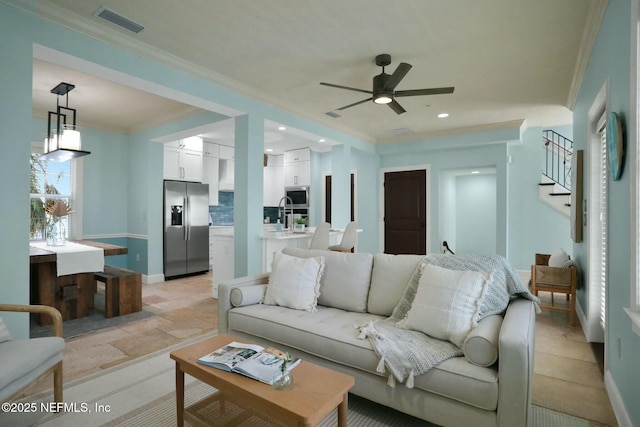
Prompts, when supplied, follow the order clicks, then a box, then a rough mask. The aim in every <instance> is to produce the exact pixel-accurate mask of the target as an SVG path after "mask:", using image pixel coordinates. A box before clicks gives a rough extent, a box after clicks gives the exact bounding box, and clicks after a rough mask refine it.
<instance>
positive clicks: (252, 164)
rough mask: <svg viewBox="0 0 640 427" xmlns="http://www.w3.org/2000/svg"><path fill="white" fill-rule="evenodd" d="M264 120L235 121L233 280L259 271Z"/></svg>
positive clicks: (241, 119)
mask: <svg viewBox="0 0 640 427" xmlns="http://www.w3.org/2000/svg"><path fill="white" fill-rule="evenodd" d="M263 154H264V119H263V118H262V117H256V116H255V115H244V116H238V117H236V119H235V159H234V160H235V171H234V173H235V175H234V182H235V184H234V188H235V190H234V193H235V194H234V197H233V200H234V202H233V212H234V219H233V225H234V233H235V238H234V257H235V262H234V266H235V277H242V276H247V275H253V274H258V273H260V272H261V271H262V241H261V240H260V236H261V235H262V233H263V224H262V218H263V206H262V200H263V197H262V192H263V183H262V181H263V170H262V169H263Z"/></svg>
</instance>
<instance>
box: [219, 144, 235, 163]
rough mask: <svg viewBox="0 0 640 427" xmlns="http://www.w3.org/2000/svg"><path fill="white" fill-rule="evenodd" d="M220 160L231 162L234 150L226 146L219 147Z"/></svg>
mask: <svg viewBox="0 0 640 427" xmlns="http://www.w3.org/2000/svg"><path fill="white" fill-rule="evenodd" d="M218 147H219V150H220V158H221V159H225V160H233V159H234V156H235V150H234V149H233V147H229V146H228V145H219V146H218Z"/></svg>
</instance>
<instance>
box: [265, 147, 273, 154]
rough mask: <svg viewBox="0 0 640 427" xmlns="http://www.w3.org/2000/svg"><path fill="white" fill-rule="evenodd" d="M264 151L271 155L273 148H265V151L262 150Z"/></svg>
mask: <svg viewBox="0 0 640 427" xmlns="http://www.w3.org/2000/svg"><path fill="white" fill-rule="evenodd" d="M264 151H266V152H267V153H271V152H272V151H273V148H267V149H266V150H264Z"/></svg>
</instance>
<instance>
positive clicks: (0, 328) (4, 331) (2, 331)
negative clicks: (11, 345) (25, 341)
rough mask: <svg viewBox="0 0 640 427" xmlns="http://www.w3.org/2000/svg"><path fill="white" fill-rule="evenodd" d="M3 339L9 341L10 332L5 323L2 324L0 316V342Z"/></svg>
mask: <svg viewBox="0 0 640 427" xmlns="http://www.w3.org/2000/svg"><path fill="white" fill-rule="evenodd" d="M5 341H11V333H10V332H9V328H7V325H5V324H4V321H3V320H2V317H0V343H2V342H5Z"/></svg>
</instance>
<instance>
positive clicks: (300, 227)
mask: <svg viewBox="0 0 640 427" xmlns="http://www.w3.org/2000/svg"><path fill="white" fill-rule="evenodd" d="M306 226H307V218H296V219H294V220H293V232H294V233H304V231H305V227H306Z"/></svg>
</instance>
